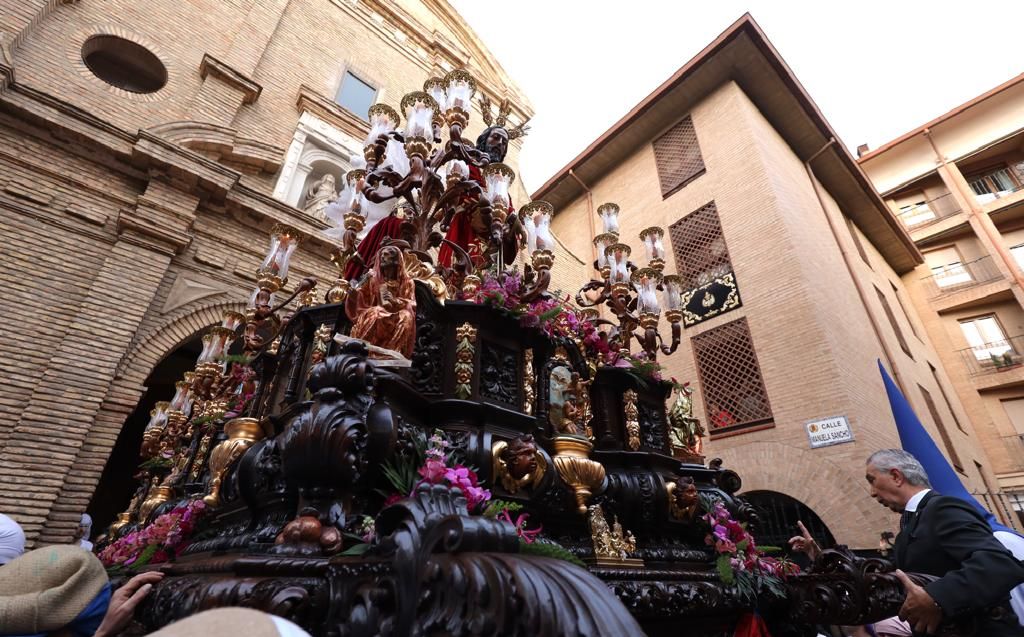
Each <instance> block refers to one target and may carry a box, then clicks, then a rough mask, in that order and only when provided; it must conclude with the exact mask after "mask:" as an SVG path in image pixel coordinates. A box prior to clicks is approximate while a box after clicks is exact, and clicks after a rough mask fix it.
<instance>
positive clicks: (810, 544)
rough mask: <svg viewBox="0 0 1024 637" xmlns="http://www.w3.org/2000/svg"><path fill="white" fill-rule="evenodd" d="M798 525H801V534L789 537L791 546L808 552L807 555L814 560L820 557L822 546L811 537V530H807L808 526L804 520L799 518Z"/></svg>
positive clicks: (802, 551)
mask: <svg viewBox="0 0 1024 637" xmlns="http://www.w3.org/2000/svg"><path fill="white" fill-rule="evenodd" d="M796 525H797V526H798V527H800V535H795V536H793V537H791V538H789V546H790V548H792V549H793V550H794V551H799V552H801V553H806V554H807V557H809V558H811V559H812V560H816V559H818V556H819V555H821V547H820V546H818V543H817V542H815V541H814V538H813V537H811V532H810V531H808V530H807V527H806V526H804V523H803V522H801V521H800V520H797V522H796Z"/></svg>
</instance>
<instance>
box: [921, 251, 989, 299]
mask: <svg viewBox="0 0 1024 637" xmlns="http://www.w3.org/2000/svg"><path fill="white" fill-rule="evenodd" d="M936 270H937V271H936ZM933 272H935V273H934V274H932V275H931V276H928V277H925V278H924V280H923V283H924V288H925V290H926V291H927V293H928V299H929V300H931V301H934V300H935V299H938V298H941V297H947V296H950V295H954V294H957V293H959V292H963V291H964V290H968V289H971V288H974V287H977V286H980V285H983V284H986V283H989V282H992V281H999V280H1001V279H1002V278H1003V275H1002V273H1001V272H1000V271H999V268H998V267H996V264H995V262H994V261H993V260H992V257H991V256H984V257H981V258H980V259H975V260H974V261H968V262H967V263H950V264H948V265H944V266H942V268H941V269H938V268H933Z"/></svg>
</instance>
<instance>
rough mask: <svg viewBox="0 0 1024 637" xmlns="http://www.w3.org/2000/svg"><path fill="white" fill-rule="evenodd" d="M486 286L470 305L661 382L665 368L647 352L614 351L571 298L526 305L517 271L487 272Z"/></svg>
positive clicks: (479, 291)
mask: <svg viewBox="0 0 1024 637" xmlns="http://www.w3.org/2000/svg"><path fill="white" fill-rule="evenodd" d="M481 278H482V282H481V284H480V288H479V289H478V290H477V292H476V294H475V296H473V297H472V298H467V299H465V300H467V301H473V302H474V303H480V304H482V305H490V306H491V307H495V308H498V309H500V310H503V311H505V312H506V313H508V314H509V315H511V316H512V317H514V318H517V319H519V322H520V324H521V325H522V326H524V327H534V328H537V329H539V330H541V331H542V332H544V333H545V334H547V335H548V336H550V337H561V338H568V339H571V340H574V341H577V342H579V343H581V344H582V345H583V349H584V351H585V353H586V354H587V355H588V356H590V357H591V358H596V359H597V360H599V361H600V362H601V363H603V364H605V365H609V366H612V367H619V368H622V369H626V370H628V371H630V372H632V373H634V374H637V375H638V376H641V377H642V378H650V379H653V380H656V381H660V380H661V379H662V377H661V369H662V368H661V365H660V364H659V363H658V362H657V361H653V360H650V359H648V358H647V355H646V354H645V353H643V352H639V353H636V354H634V353H631V352H619V351H614V350H613V349H612V347H611V345H610V344H609V342H608V334H607V333H606V332H604V331H602V330H599V329H598V327H597V325H596V324H595V323H594V321H592V320H589V319H585V318H580V316H579V314H578V313H577V312H576V311H575V310H574V309H573V308H572V307H571V306H570V305H569V303H570V298H569V297H568V296H566V297H565V298H564V299H558V298H553V297H548V298H540V299H535V300H534V301H532V302H530V303H524V302H523V301H522V294H523V293H524V289H523V279H522V276H521V275H520V274H519V273H518V272H516V271H515V270H506V271H503V272H501V273H499V274H497V275H495V274H493V273H491V272H484V273H483V274H482V275H481Z"/></svg>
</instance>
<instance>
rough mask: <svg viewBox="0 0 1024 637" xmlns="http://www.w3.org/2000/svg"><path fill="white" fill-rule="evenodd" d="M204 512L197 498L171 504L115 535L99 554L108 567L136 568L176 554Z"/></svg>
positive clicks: (186, 543) (164, 559)
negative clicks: (149, 519) (143, 522)
mask: <svg viewBox="0 0 1024 637" xmlns="http://www.w3.org/2000/svg"><path fill="white" fill-rule="evenodd" d="M205 512H206V505H205V504H204V503H203V501H202V500H201V499H197V500H192V501H190V502H189V503H187V504H183V505H181V506H178V507H175V508H174V509H171V510H170V511H168V512H167V513H164V514H163V515H161V516H159V517H157V518H156V519H155V520H153V522H152V523H151V524H149V525H148V526H145V527H143V528H141V529H139V530H137V531H133V532H131V533H128V534H127V535H124V536H123V537H120V538H118V539H117V540H116V541H114V542H113V543H111V544H110V545H108V546H107V547H106V548H104V549H103V550H102V551H100V553H99V558H100V561H101V562H103V565H104V566H106V567H108V568H127V567H130V568H133V569H136V568H139V567H142V566H145V565H146V564H159V563H161V562H167V561H169V560H172V559H174V558H175V557H177V556H178V555H179V554H180V553H181V552H182V551H183V550H185V548H186V547H187V546H188V543H189V539H190V538H191V537H192V533H193V532H194V531H195V527H196V523H197V522H198V521H199V519H200V518H202V516H203V514H204V513H205Z"/></svg>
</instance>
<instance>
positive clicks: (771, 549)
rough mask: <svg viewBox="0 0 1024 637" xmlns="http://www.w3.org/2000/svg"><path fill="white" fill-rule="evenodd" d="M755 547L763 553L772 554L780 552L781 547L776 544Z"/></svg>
mask: <svg viewBox="0 0 1024 637" xmlns="http://www.w3.org/2000/svg"><path fill="white" fill-rule="evenodd" d="M757 548H758V550H760V551H761V552H762V553H764V554H765V555H774V554H776V553H781V552H782V549H781V548H779V547H777V546H759V547H757Z"/></svg>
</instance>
